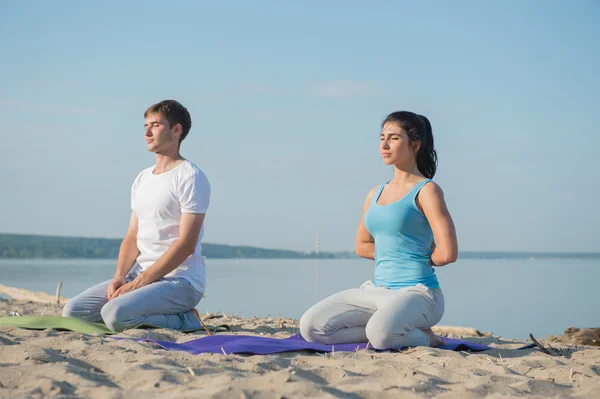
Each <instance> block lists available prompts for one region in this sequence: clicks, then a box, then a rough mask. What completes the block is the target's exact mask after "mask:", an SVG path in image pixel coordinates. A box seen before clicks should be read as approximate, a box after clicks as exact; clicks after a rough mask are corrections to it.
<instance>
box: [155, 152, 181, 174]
mask: <svg viewBox="0 0 600 399" xmlns="http://www.w3.org/2000/svg"><path fill="white" fill-rule="evenodd" d="M183 161H185V158H184V157H182V156H181V155H180V154H179V152H178V153H177V154H175V155H165V154H156V166H155V167H154V172H153V173H154V174H155V175H160V174H162V173H166V172H168V171H170V170H172V169H174V168H176V167H177V166H179V165H180V164H181V163H183Z"/></svg>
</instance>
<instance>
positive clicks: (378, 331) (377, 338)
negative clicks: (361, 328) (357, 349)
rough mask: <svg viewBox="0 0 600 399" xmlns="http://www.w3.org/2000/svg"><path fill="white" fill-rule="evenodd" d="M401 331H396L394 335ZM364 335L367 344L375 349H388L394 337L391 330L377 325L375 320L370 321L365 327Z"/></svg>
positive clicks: (391, 345) (383, 325) (381, 324)
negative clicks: (367, 341)
mask: <svg viewBox="0 0 600 399" xmlns="http://www.w3.org/2000/svg"><path fill="white" fill-rule="evenodd" d="M398 333H402V331H396V334H398ZM365 334H366V335H367V339H368V340H369V344H370V345H371V346H372V347H373V348H375V349H389V348H391V347H393V344H394V341H397V338H396V337H393V335H392V330H391V329H390V328H388V327H387V326H386V325H385V324H383V323H377V320H373V319H371V320H370V321H369V322H368V323H367V326H366V327H365Z"/></svg>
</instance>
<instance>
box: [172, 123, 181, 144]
mask: <svg viewBox="0 0 600 399" xmlns="http://www.w3.org/2000/svg"><path fill="white" fill-rule="evenodd" d="M172 132H173V136H174V137H175V138H176V139H177V140H178V141H179V138H180V137H181V133H183V127H182V126H181V123H178V124H176V125H175V126H173V130H172Z"/></svg>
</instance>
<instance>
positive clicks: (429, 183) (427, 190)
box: [419, 179, 444, 198]
mask: <svg viewBox="0 0 600 399" xmlns="http://www.w3.org/2000/svg"><path fill="white" fill-rule="evenodd" d="M422 181H423V182H424V183H423V186H422V187H421V189H420V190H419V196H420V197H423V196H425V197H438V198H440V197H443V196H444V191H443V190H442V187H441V186H440V185H439V184H438V183H437V182H435V181H433V180H432V179H424V180H422Z"/></svg>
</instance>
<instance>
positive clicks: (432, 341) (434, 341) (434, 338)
mask: <svg viewBox="0 0 600 399" xmlns="http://www.w3.org/2000/svg"><path fill="white" fill-rule="evenodd" d="M423 332H424V333H425V334H427V335H428V336H429V346H431V347H436V346H441V345H444V344H445V343H446V341H444V338H442V337H440V336H438V335H435V333H434V332H433V330H432V329H431V328H428V329H426V330H423Z"/></svg>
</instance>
